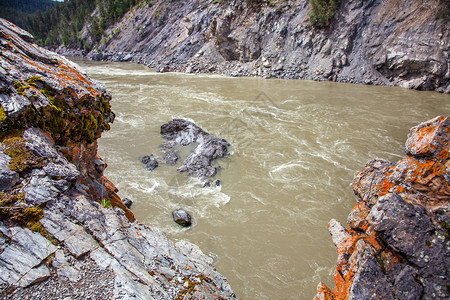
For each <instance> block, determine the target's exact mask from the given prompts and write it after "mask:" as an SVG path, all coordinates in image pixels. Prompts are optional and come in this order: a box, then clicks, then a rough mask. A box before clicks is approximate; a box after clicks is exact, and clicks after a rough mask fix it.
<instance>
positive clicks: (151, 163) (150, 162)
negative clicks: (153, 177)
mask: <svg viewBox="0 0 450 300" xmlns="http://www.w3.org/2000/svg"><path fill="white" fill-rule="evenodd" d="M141 162H142V163H143V164H144V165H145V166H146V168H147V170H149V171H153V170H154V169H156V168H157V167H158V165H159V164H158V161H157V160H156V158H155V157H154V156H153V154H150V155H146V156H144V157H143V158H141Z"/></svg>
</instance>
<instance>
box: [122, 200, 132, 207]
mask: <svg viewBox="0 0 450 300" xmlns="http://www.w3.org/2000/svg"><path fill="white" fill-rule="evenodd" d="M122 202H123V204H125V206H126V207H128V208H130V207H131V205H132V204H133V200H131V199H130V198H123V199H122Z"/></svg>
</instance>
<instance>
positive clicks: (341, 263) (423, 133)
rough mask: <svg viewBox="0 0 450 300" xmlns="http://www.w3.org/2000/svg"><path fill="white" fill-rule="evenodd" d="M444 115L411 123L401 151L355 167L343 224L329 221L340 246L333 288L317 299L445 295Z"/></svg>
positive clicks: (449, 138)
mask: <svg viewBox="0 0 450 300" xmlns="http://www.w3.org/2000/svg"><path fill="white" fill-rule="evenodd" d="M449 151H450V117H437V118H435V119H432V120H430V121H427V122H425V123H422V124H420V125H418V126H416V127H413V128H412V129H411V130H410V132H409V135H408V139H407V141H406V154H407V155H408V156H407V157H406V158H403V159H402V160H400V161H398V162H397V163H391V162H387V161H380V160H373V161H370V162H369V163H367V165H366V166H365V167H364V169H363V170H362V171H360V172H358V173H357V174H356V175H355V178H354V181H353V190H354V192H355V194H356V195H357V196H358V203H357V204H356V205H355V207H354V208H353V210H352V212H351V213H350V215H349V216H348V220H347V224H348V228H344V227H343V226H342V225H341V224H340V223H339V222H338V221H336V220H331V221H330V223H329V225H328V230H329V231H330V233H331V235H332V239H333V243H334V244H335V245H336V248H337V251H338V261H337V265H336V271H335V274H334V280H335V283H336V286H335V288H334V291H333V292H332V291H331V290H330V289H329V288H328V287H326V286H325V285H324V284H323V283H321V284H319V286H318V289H317V295H316V299H448V298H449V297H450V292H449V289H448V287H449V286H450V274H449V270H450V237H449V234H450V226H449V222H450V156H449Z"/></svg>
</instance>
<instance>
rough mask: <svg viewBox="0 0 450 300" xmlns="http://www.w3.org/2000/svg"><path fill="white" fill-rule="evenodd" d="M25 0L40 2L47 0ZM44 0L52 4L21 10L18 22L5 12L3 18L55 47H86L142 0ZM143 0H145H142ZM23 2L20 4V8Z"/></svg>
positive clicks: (37, 39)
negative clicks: (33, 9)
mask: <svg viewBox="0 0 450 300" xmlns="http://www.w3.org/2000/svg"><path fill="white" fill-rule="evenodd" d="M7 1H9V0H7ZM11 1H14V0H11ZM15 1H17V2H23V1H19V0H15ZM24 1H26V0H24ZM29 1H35V2H42V3H43V2H46V1H47V0H45V1H39V0H29ZM48 1H49V2H52V3H50V4H51V5H50V6H47V7H46V9H42V10H36V12H35V13H34V14H25V13H24V14H25V15H24V16H22V17H21V19H20V21H18V20H17V19H15V18H14V17H13V16H12V15H6V16H4V18H5V19H8V20H10V21H12V22H13V23H15V24H16V25H18V26H20V27H22V28H24V29H25V30H27V31H29V32H30V33H31V34H33V36H34V38H35V41H36V43H38V44H39V45H42V46H49V47H56V46H59V45H61V44H63V45H65V46H68V47H72V48H84V49H86V50H90V49H91V48H92V47H93V45H94V44H96V43H97V42H99V40H100V38H101V36H102V35H103V33H104V31H105V29H106V28H108V26H110V25H112V24H114V23H115V22H117V21H118V20H120V19H121V18H122V16H123V15H124V14H125V13H126V12H128V11H129V10H130V9H131V8H132V7H133V6H135V5H136V4H137V3H139V2H141V1H142V0H70V1H68V0H66V1H65V2H53V1H50V0H48ZM145 2H148V1H147V0H145ZM24 5H25V4H24V3H22V6H23V7H24ZM2 12H3V10H2ZM87 24H89V27H88V30H87V34H88V35H89V36H90V38H89V39H86V38H83V37H82V36H81V32H82V29H83V27H84V26H85V25H87Z"/></svg>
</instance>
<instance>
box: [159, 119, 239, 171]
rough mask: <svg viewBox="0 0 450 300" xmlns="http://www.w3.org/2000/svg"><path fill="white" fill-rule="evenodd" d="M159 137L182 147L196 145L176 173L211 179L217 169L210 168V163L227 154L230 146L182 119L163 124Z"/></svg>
mask: <svg viewBox="0 0 450 300" xmlns="http://www.w3.org/2000/svg"><path fill="white" fill-rule="evenodd" d="M161 135H162V136H163V138H165V139H167V140H169V141H176V142H178V143H180V144H181V145H183V146H186V145H189V144H191V143H198V146H197V147H196V148H195V150H194V151H192V152H191V154H189V156H188V157H187V158H186V159H185V161H184V163H183V165H182V166H180V167H179V168H178V169H177V170H178V172H188V174H189V175H194V176H197V177H213V176H214V175H216V173H217V170H218V168H217V167H214V166H212V165H211V164H212V162H213V161H214V160H216V159H219V158H222V157H225V156H227V155H228V154H229V152H228V148H229V147H230V144H229V143H228V142H227V141H226V140H224V139H222V138H219V137H216V136H214V135H212V134H209V133H207V132H206V131H204V130H203V129H201V128H200V127H198V126H197V125H195V124H194V123H192V122H190V121H186V120H183V119H174V120H172V121H170V122H168V123H166V124H163V125H162V126H161Z"/></svg>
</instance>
